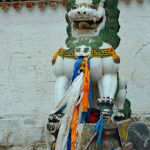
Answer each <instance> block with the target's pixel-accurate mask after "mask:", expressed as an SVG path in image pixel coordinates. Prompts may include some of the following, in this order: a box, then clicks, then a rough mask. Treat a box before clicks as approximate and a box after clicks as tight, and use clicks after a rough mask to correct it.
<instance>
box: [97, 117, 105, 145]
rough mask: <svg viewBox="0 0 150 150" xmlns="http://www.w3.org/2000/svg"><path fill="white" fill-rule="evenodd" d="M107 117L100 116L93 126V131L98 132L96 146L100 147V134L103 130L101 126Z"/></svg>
mask: <svg viewBox="0 0 150 150" xmlns="http://www.w3.org/2000/svg"><path fill="white" fill-rule="evenodd" d="M106 120H107V119H103V118H100V119H99V120H98V122H97V124H96V126H95V128H94V131H96V132H98V142H97V147H98V148H100V146H101V136H102V132H103V127H104V122H105V121H106Z"/></svg>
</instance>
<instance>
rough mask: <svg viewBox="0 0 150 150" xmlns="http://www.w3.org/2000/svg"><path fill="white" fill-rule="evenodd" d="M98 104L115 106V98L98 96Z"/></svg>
mask: <svg viewBox="0 0 150 150" xmlns="http://www.w3.org/2000/svg"><path fill="white" fill-rule="evenodd" d="M97 104H98V105H106V106H111V107H112V106H113V105H114V100H113V99H112V98H110V97H102V98H98V100H97Z"/></svg>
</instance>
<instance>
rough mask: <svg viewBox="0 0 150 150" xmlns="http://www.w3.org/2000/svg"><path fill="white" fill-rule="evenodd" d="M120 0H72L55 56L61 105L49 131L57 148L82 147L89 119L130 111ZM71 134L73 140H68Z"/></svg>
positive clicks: (114, 116)
mask: <svg viewBox="0 0 150 150" xmlns="http://www.w3.org/2000/svg"><path fill="white" fill-rule="evenodd" d="M117 4H118V0H68V2H67V6H66V8H67V14H66V21H67V23H68V26H67V34H68V37H67V39H66V44H65V45H64V46H63V47H61V48H60V49H59V50H58V51H57V53H56V54H55V55H54V57H53V60H52V64H53V72H54V74H55V76H56V77H57V80H56V83H55V102H57V106H56V107H55V108H54V109H53V111H52V112H51V113H50V116H49V123H48V125H47V128H48V130H49V131H50V133H51V134H52V135H54V137H55V138H56V139H57V142H56V141H55V142H54V143H51V149H55V150H65V149H69V148H68V147H70V149H71V150H75V149H76V150H79V149H80V144H79V143H80V140H81V133H82V130H83V126H84V123H85V122H89V123H93V122H94V123H96V122H97V121H98V119H99V117H103V118H108V117H110V118H111V120H112V121H118V120H123V119H127V118H129V117H130V115H131V110H130V102H129V100H128V99H126V88H127V82H126V80H125V79H124V78H122V77H120V75H119V72H118V68H119V63H120V57H119V56H118V55H117V54H116V52H115V49H116V48H117V47H118V45H119V42H120V38H119V37H118V35H117V33H118V31H119V28H120V26H119V22H118V18H119V10H118V9H117ZM69 138H70V140H69Z"/></svg>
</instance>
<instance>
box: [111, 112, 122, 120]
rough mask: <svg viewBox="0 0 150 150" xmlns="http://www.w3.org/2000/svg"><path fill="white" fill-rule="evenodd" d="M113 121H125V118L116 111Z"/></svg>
mask: <svg viewBox="0 0 150 150" xmlns="http://www.w3.org/2000/svg"><path fill="white" fill-rule="evenodd" d="M112 117H113V120H114V121H121V120H124V119H125V116H124V114H123V113H122V112H119V111H117V112H116V113H114V114H113V116H112Z"/></svg>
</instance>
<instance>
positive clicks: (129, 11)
mask: <svg viewBox="0 0 150 150" xmlns="http://www.w3.org/2000/svg"><path fill="white" fill-rule="evenodd" d="M118 7H119V9H120V11H121V13H120V25H121V28H120V32H119V35H120V37H121V43H120V46H119V47H118V48H117V50H116V52H117V53H118V54H119V56H120V57H121V64H120V73H121V74H122V75H123V76H125V77H126V78H127V79H128V89H127V90H128V94H127V97H128V98H129V99H130V100H131V103H132V110H133V113H141V112H143V113H147V114H148V113H150V1H149V0H145V1H144V3H143V4H139V3H137V2H136V1H134V0H133V1H132V2H131V3H130V4H128V5H126V4H125V3H124V2H122V1H120V2H119V5H118ZM64 15H65V9H64V8H63V7H62V6H59V7H58V8H56V9H52V8H50V7H47V8H45V9H44V10H43V11H42V10H40V9H38V8H37V6H35V7H34V9H33V10H27V9H26V8H25V7H23V8H22V9H21V10H20V11H16V10H15V9H13V8H11V7H10V8H9V10H8V11H6V12H5V11H2V10H0V52H1V54H0V130H1V132H0V150H4V149H9V150H20V149H23V150H30V149H31V150H32V149H37V150H43V149H45V144H44V128H45V125H46V122H47V117H48V113H49V111H50V109H51V108H52V107H53V106H54V100H53V98H54V94H53V93H54V83H55V76H54V75H53V73H52V69H51V68H52V66H51V60H52V56H53V54H54V53H55V52H56V51H57V50H58V49H59V48H60V47H61V46H63V45H64V43H65V39H66V37H67V35H66V30H65V28H66V22H65V18H64Z"/></svg>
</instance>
